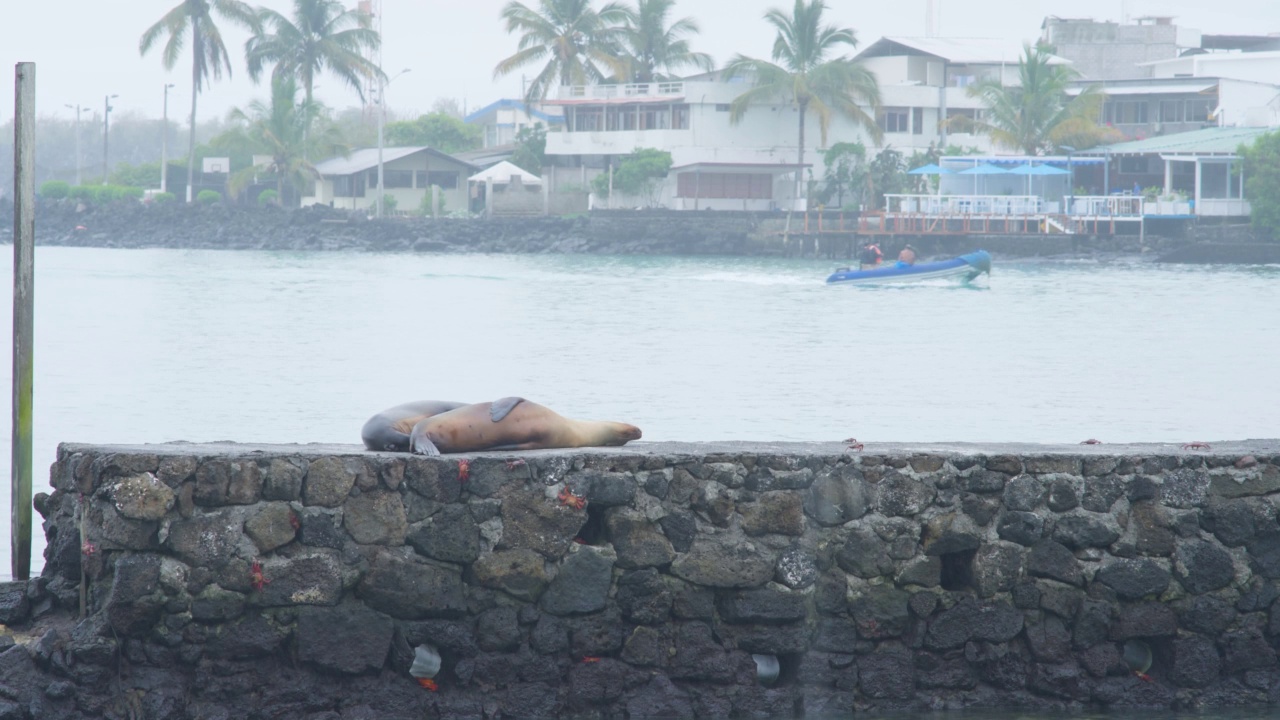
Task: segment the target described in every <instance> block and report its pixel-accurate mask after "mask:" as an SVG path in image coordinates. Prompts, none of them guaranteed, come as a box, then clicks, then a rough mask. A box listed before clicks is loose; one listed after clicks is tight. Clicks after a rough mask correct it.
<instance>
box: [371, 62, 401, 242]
mask: <svg viewBox="0 0 1280 720" xmlns="http://www.w3.org/2000/svg"><path fill="white" fill-rule="evenodd" d="M407 72H409V68H405V69H403V70H401V71H400V72H398V73H396V74H395V75H394V76H393V77H392V78H391V79H390V80H381V79H379V80H378V197H377V202H378V217H382V124H383V122H384V121H385V116H386V114H387V99H386V94H387V86H388V85H390V84H391V83H392V81H394V80H395V79H396V78H398V77H400V76H401V75H403V74H405V73H407Z"/></svg>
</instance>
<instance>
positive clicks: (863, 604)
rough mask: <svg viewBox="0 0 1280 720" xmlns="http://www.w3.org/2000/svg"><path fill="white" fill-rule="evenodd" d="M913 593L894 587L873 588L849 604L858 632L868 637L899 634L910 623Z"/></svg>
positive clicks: (871, 638) (873, 638)
mask: <svg viewBox="0 0 1280 720" xmlns="http://www.w3.org/2000/svg"><path fill="white" fill-rule="evenodd" d="M910 599H911V596H910V595H909V594H908V593H906V592H904V591H902V590H898V589H895V588H893V587H884V586H879V587H873V588H870V589H868V590H867V591H866V592H864V593H863V594H862V595H860V596H858V597H857V598H854V599H853V600H852V601H851V602H850V603H849V614H850V615H851V616H853V619H854V622H855V623H856V625H857V627H858V634H859V635H861V636H862V637H863V638H866V639H868V640H881V639H884V638H893V637H900V636H902V635H904V634H905V633H906V632H907V630H908V628H909V627H910V623H911V610H910V608H909V607H908V606H907V602H908V601H909V600H910Z"/></svg>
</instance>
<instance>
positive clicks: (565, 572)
mask: <svg viewBox="0 0 1280 720" xmlns="http://www.w3.org/2000/svg"><path fill="white" fill-rule="evenodd" d="M612 573H613V558H612V557H608V556H606V555H605V553H603V552H600V551H598V550H595V549H593V548H591V547H588V546H585V545H580V546H578V549H577V551H576V552H573V553H571V554H570V555H569V556H568V557H566V558H565V559H564V562H562V563H561V565H560V571H559V572H558V573H557V574H556V576H555V578H554V579H553V580H552V581H551V585H549V586H548V587H547V591H546V592H545V593H543V595H542V609H543V610H545V611H546V612H549V613H551V614H552V615H573V614H581V613H591V612H596V611H597V610H602V609H604V605H605V599H606V598H607V597H608V595H609V585H610V582H611V579H612Z"/></svg>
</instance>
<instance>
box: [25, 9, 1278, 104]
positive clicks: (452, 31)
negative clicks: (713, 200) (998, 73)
mask: <svg viewBox="0 0 1280 720" xmlns="http://www.w3.org/2000/svg"><path fill="white" fill-rule="evenodd" d="M178 1H179V0H3V3H2V5H0V7H3V10H0V60H2V61H3V63H4V67H3V68H0V96H2V97H0V122H4V121H6V120H9V119H10V118H12V116H13V100H12V98H13V74H14V73H13V66H14V64H15V63H17V62H20V61H33V62H35V63H36V77H37V107H38V112H39V114H40V115H42V116H47V115H50V114H53V115H57V116H61V117H63V118H70V117H72V116H74V112H72V111H70V110H68V109H66V108H65V107H64V105H67V104H71V105H75V104H77V103H80V104H82V105H87V106H88V107H90V108H91V109H92V110H96V111H98V112H99V113H100V112H101V110H102V106H103V99H104V96H105V95H107V94H113V93H114V94H118V95H119V98H117V99H116V100H115V101H114V103H115V105H114V107H115V110H114V111H113V116H115V115H116V113H120V112H136V113H141V114H143V115H146V116H149V117H159V116H160V114H161V109H162V104H163V86H164V84H165V83H166V82H172V83H174V84H175V87H174V88H173V90H171V91H170V97H169V117H170V118H183V119H185V116H186V114H187V113H189V111H190V101H191V95H190V93H191V83H190V74H191V70H190V68H191V60H190V55H189V54H187V55H185V56H184V58H183V59H182V60H181V61H180V62H179V64H178V65H177V66H176V67H175V68H174V70H173V71H172V72H166V71H165V70H164V69H163V68H162V66H161V61H160V52H159V48H155V49H153V50H152V51H151V53H149V54H148V55H147V56H146V57H141V56H139V54H138V38H139V37H140V36H141V34H142V31H143V30H145V29H146V28H147V27H148V26H149V25H151V24H152V23H153V22H155V21H156V20H158V19H159V18H160V17H161V16H163V15H164V13H165V12H167V11H168V10H169V9H170V8H171V7H174V6H175V5H177V4H178ZM536 1H537V0H527V2H526V4H528V5H530V6H535V5H536ZM938 2H939V6H940V29H941V33H940V34H941V35H944V36H951V37H998V38H1006V39H1009V40H1011V41H1022V40H1034V39H1035V38H1036V37H1038V36H1039V32H1040V23H1041V21H1042V20H1043V19H1044V17H1045V16H1047V15H1058V16H1061V17H1091V18H1094V19H1098V20H1103V19H1109V20H1120V19H1121V17H1122V16H1123V15H1124V14H1126V13H1127V15H1128V16H1129V17H1138V16H1142V15H1152V14H1160V15H1173V16H1175V17H1176V21H1175V22H1177V23H1178V24H1179V25H1183V26H1186V27H1191V28H1195V29H1198V30H1201V31H1203V32H1213V33H1240V34H1265V33H1268V32H1277V31H1280V0H1219V1H1217V2H1212V1H1210V2H1206V1H1205V0H1127V1H1122V0H1035V1H1028V0H1002V1H1000V2H996V1H994V0H938ZM251 4H258V5H264V6H267V7H271V8H274V9H276V10H279V11H281V12H284V13H286V14H288V10H289V7H290V5H291V3H290V2H289V0H260V2H256V3H255V2H252V0H251ZM505 4H506V0H382V14H383V28H382V29H383V41H384V43H383V44H384V47H383V67H384V68H385V69H386V71H387V73H388V74H389V75H394V74H395V73H397V72H399V71H400V70H401V69H404V68H411V72H409V73H408V74H406V75H404V76H403V77H400V78H399V79H397V80H396V81H395V82H394V83H393V84H392V85H391V86H390V87H389V88H388V90H387V100H388V106H389V107H390V108H391V109H392V110H393V111H396V112H397V113H398V114H408V113H411V112H414V111H421V112H427V111H429V110H430V108H431V105H432V103H433V102H434V101H435V99H436V98H456V99H458V100H459V101H465V105H466V107H467V109H469V110H474V109H476V108H478V107H481V106H483V105H486V104H488V103H490V102H492V101H493V100H496V99H498V98H502V97H516V96H518V95H519V94H520V89H521V80H520V76H519V74H518V73H517V74H515V75H514V76H507V77H505V78H501V79H498V80H494V79H493V67H494V65H495V64H497V62H498V61H499V60H501V59H502V58H504V57H506V56H508V55H510V54H512V53H513V52H514V51H515V49H516V37H515V36H512V35H508V34H507V33H506V31H505V30H504V29H503V27H502V24H501V21H500V19H499V12H500V10H501V8H502V7H503V6H504V5H505ZM599 4H600V0H596V5H597V7H598V6H599ZM349 5H350V6H352V7H354V6H355V0H350V2H349ZM790 6H791V2H790V0H680V1H679V2H677V4H676V7H675V17H685V16H690V17H693V18H694V19H696V20H697V21H698V22H699V23H700V24H701V26H702V33H701V35H699V36H698V37H696V38H695V39H694V40H693V45H694V48H695V49H697V50H701V51H703V52H707V53H710V54H711V55H712V57H714V58H715V59H716V62H717V63H724V62H725V61H726V60H728V58H730V57H731V56H732V55H733V54H735V53H738V52H741V53H743V54H746V55H751V56H755V57H767V56H768V53H769V51H770V47H771V44H772V40H773V34H772V32H771V30H770V28H769V27H768V26H767V25H765V23H764V22H763V21H762V20H761V16H762V15H763V14H764V13H765V11H766V10H768V9H769V8H772V7H782V8H790ZM828 6H829V11H828V14H829V17H830V20H831V22H833V23H836V24H838V25H841V26H850V27H853V28H855V29H856V30H857V32H858V38H859V41H860V43H861V46H863V47H865V46H866V45H867V44H869V43H871V42H873V41H875V40H876V39H877V38H879V37H881V36H884V35H906V36H922V35H924V17H925V0H888V1H884V0H879V1H872V0H828ZM224 32H225V33H226V38H225V39H226V41H227V44H228V48H229V50H230V52H231V54H232V76H231V77H230V78H229V79H228V78H227V77H226V76H225V75H224V77H223V79H222V80H221V81H218V82H215V83H213V85H212V86H211V87H209V88H207V89H206V90H205V91H204V92H203V93H202V94H201V96H200V108H199V117H200V119H201V120H205V119H208V118H211V117H214V116H224V115H225V114H226V112H227V111H228V110H229V109H230V108H232V107H235V106H242V107H243V106H245V105H247V104H248V102H249V101H250V100H252V99H253V98H255V97H264V98H265V96H266V92H265V88H264V87H255V86H254V85H253V84H252V83H251V82H250V81H249V79H248V75H247V73H246V72H245V69H244V60H243V44H244V40H245V39H246V36H245V34H244V33H242V32H240V31H238V30H237V31H231V30H230V29H229V28H224ZM533 72H536V70H532V69H531V70H530V72H529V74H530V75H532V74H533ZM316 96H317V97H318V98H319V99H320V100H322V101H324V102H325V103H327V104H328V105H329V106H331V107H335V108H342V107H347V106H352V105H356V104H357V103H358V99H357V96H356V95H355V93H354V92H352V91H350V90H348V89H346V88H345V87H344V86H342V85H341V84H340V83H339V82H338V81H337V80H336V79H334V78H333V77H331V76H322V77H321V78H320V79H319V81H318V88H317V90H316Z"/></svg>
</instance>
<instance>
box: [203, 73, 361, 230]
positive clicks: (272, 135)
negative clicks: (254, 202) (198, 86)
mask: <svg viewBox="0 0 1280 720" xmlns="http://www.w3.org/2000/svg"><path fill="white" fill-rule="evenodd" d="M297 96H298V83H297V81H296V80H294V79H293V78H292V77H283V78H278V77H273V78H272V79H271V100H270V101H269V103H264V102H262V101H261V100H254V101H253V102H251V103H249V107H248V108H247V109H243V110H242V109H240V108H236V109H234V110H232V111H231V113H230V116H229V119H230V120H231V121H232V122H234V123H236V125H235V126H234V127H233V128H232V129H231V130H230V131H228V132H227V133H225V134H224V136H222V137H220V138H218V139H216V141H221V142H222V143H225V144H227V145H231V146H235V147H238V148H239V149H240V150H241V152H243V151H244V150H249V151H250V152H251V153H252V154H255V155H269V156H270V158H271V159H270V161H269V162H268V164H267V165H266V166H265V167H252V166H250V167H244V168H243V169H241V170H239V171H237V172H235V173H234V174H232V176H231V178H230V179H229V181H228V188H229V190H230V191H231V193H232V194H233V195H239V194H240V192H241V191H243V190H244V189H245V188H246V187H247V186H248V185H249V184H250V182H252V181H253V179H254V178H255V177H256V176H257V175H258V174H259V173H265V174H270V175H272V176H274V177H275V180H276V192H277V193H278V195H279V197H280V198H282V199H283V198H284V197H286V194H285V192H284V189H285V187H286V186H288V187H289V188H290V189H292V190H293V196H292V203H293V204H295V205H296V204H297V202H298V200H299V199H300V196H301V193H302V192H303V190H305V189H306V188H307V186H308V185H309V184H310V183H311V182H312V181H314V180H317V179H319V177H320V173H319V172H318V171H317V170H316V167H315V165H312V164H311V162H310V161H308V160H307V158H308V157H310V156H311V155H312V154H313V151H314V154H316V155H321V156H328V155H331V154H335V151H337V152H339V153H345V152H346V150H347V148H346V147H345V145H343V143H342V138H341V137H340V136H339V135H338V134H337V131H336V129H335V128H334V126H333V124H332V123H328V122H327V118H326V116H325V114H324V108H323V106H321V105H320V104H318V103H316V102H307V101H305V100H304V101H302V102H301V103H299V102H298V100H297ZM313 126H315V127H316V128H317V129H319V130H320V131H319V132H312V131H311V128H312V127H313ZM242 167H243V166H242Z"/></svg>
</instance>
